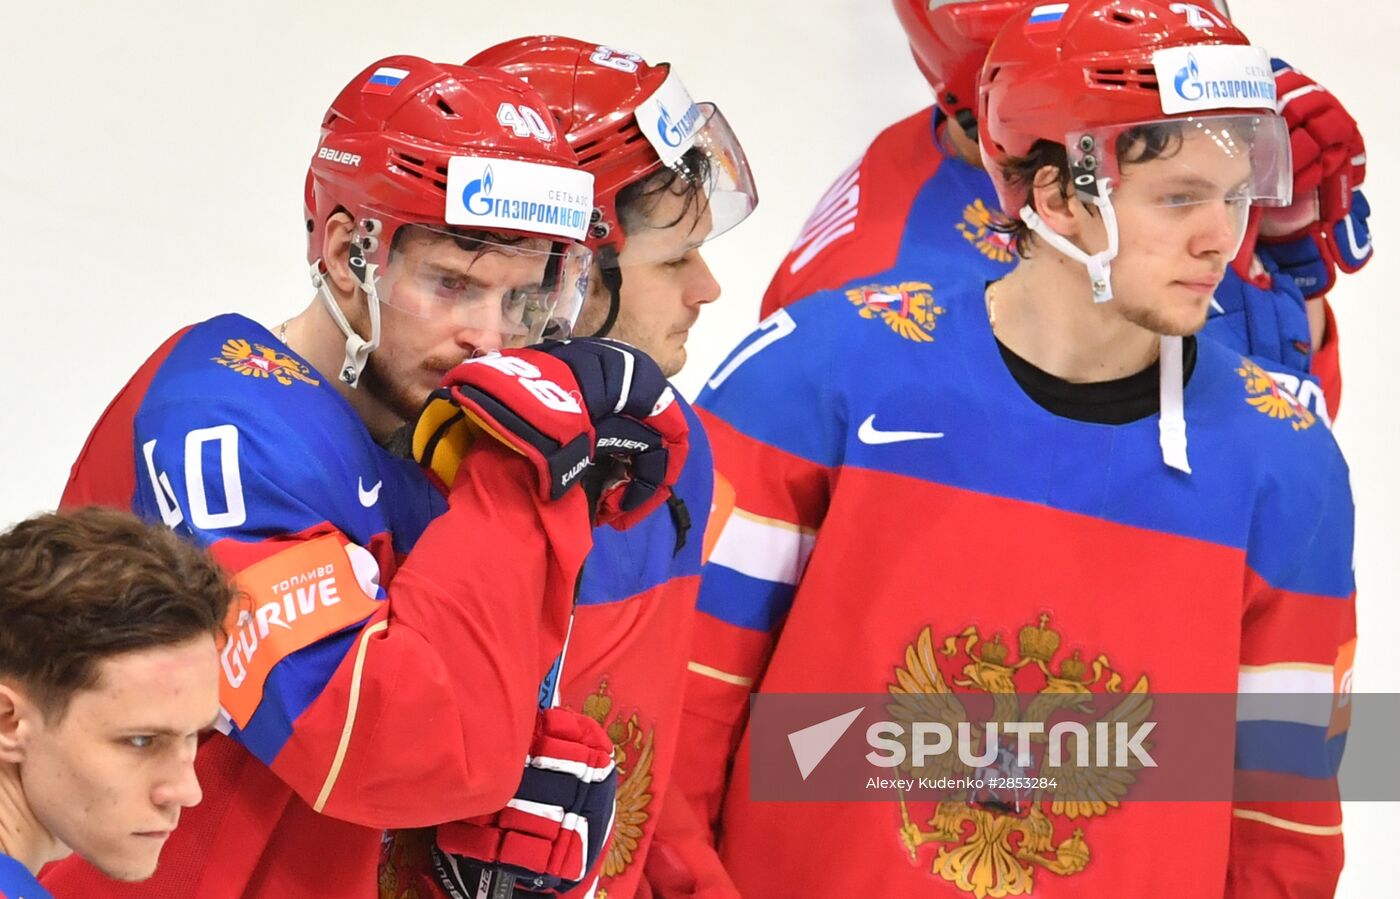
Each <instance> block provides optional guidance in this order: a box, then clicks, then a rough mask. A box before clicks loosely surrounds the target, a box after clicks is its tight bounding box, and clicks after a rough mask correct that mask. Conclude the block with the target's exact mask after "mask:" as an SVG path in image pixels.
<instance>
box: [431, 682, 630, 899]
mask: <svg viewBox="0 0 1400 899" xmlns="http://www.w3.org/2000/svg"><path fill="white" fill-rule="evenodd" d="M616 796H617V768H616V766H615V765H614V764H613V758H612V740H611V739H610V738H609V737H608V735H607V733H606V732H604V731H603V728H602V726H601V725H599V724H598V723H597V722H596V721H594V720H593V719H592V718H588V717H587V716H585V715H581V714H579V713H578V712H573V711H569V710H568V709H562V708H554V709H546V710H544V711H542V712H540V717H539V720H538V722H537V724H536V727H535V736H534V740H533V741H532V742H531V744H530V755H529V757H528V758H526V760H525V775H524V777H523V778H522V779H521V781H520V787H519V788H518V789H517V790H516V791H515V798H514V799H512V800H511V801H510V803H509V804H508V805H507V806H506V807H505V808H504V809H502V810H501V811H499V812H497V813H496V814H494V815H482V816H480V817H477V818H473V819H471V820H469V821H460V822H456V823H453V824H444V825H440V826H439V827H438V829H437V846H436V847H435V848H434V851H433V859H432V865H433V870H434V873H435V874H436V875H437V878H438V881H439V883H440V884H441V885H442V887H443V889H444V890H446V892H447V894H448V895H449V896H470V897H476V896H478V895H481V893H480V892H479V890H480V889H481V885H482V883H483V882H492V883H499V882H501V881H500V872H506V873H507V875H509V877H512V878H514V879H515V881H516V883H515V888H516V891H517V892H516V895H519V894H520V893H521V892H523V893H524V894H526V895H529V894H535V893H542V894H547V895H552V894H555V893H563V892H567V891H568V890H570V889H573V888H574V887H576V886H578V885H579V884H581V883H583V882H584V881H585V880H586V879H592V878H594V877H596V876H597V874H596V871H595V868H596V867H597V862H598V860H599V859H600V858H601V857H602V854H603V850H604V847H605V846H606V845H607V840H608V836H609V835H610V834H611V833H612V825H613V811H614V803H615V799H616Z"/></svg>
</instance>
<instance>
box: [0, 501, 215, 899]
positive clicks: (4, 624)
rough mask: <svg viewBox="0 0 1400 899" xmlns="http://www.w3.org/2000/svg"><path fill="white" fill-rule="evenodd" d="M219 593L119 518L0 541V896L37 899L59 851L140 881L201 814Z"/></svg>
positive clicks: (168, 539)
mask: <svg viewBox="0 0 1400 899" xmlns="http://www.w3.org/2000/svg"><path fill="white" fill-rule="evenodd" d="M232 595H233V594H232V587H231V586H230V584H229V582H228V581H227V580H226V579H225V577H224V575H223V574H222V572H221V571H220V570H219V568H218V567H217V566H216V565H215V564H214V563H213V562H212V561H211V560H210V559H209V558H208V557H207V556H205V555H204V553H202V552H201V551H200V550H198V549H197V548H195V547H194V546H191V545H189V544H188V543H185V542H183V541H181V540H180V539H179V538H178V537H176V536H175V535H174V534H172V533H171V532H170V531H169V530H167V529H166V528H164V527H153V526H150V525H147V524H144V523H142V522H141V521H140V520H138V519H136V518H135V517H133V516H131V515H129V514H127V513H124V512H116V511H112V510H107V509H96V508H88V509H81V510H78V511H76V512H72V513H64V514H46V515H39V516H36V517H34V518H31V519H29V520H27V521H24V522H21V523H20V524H18V525H16V526H15V527H13V528H12V529H11V530H9V531H8V532H6V533H4V534H3V535H0V896H23V897H25V899H39V897H47V896H48V895H49V894H48V893H47V892H46V891H45V890H44V889H43V888H42V887H40V886H39V884H38V883H37V882H36V881H35V880H34V879H33V876H32V875H33V874H36V873H37V872H38V870H39V868H40V867H42V866H43V865H45V864H47V863H48V862H51V861H54V860H56V859H59V858H62V857H64V856H66V855H68V854H69V853H70V852H76V853H78V854H79V855H81V856H83V857H84V858H86V859H87V860H88V861H90V862H91V863H92V864H93V865H95V866H96V867H97V868H98V869H99V870H101V871H102V872H103V873H104V874H106V875H108V876H109V877H113V878H116V879H119V880H144V879H145V878H147V877H149V876H151V873H152V872H153V871H154V870H155V867H156V860H157V858H158V856H159V855H160V850H161V847H162V846H164V845H165V841H166V839H167V838H168V837H169V836H170V833H171V832H172V831H173V830H174V829H175V826H176V824H178V823H179V820H180V810H181V809H182V808H185V807H188V806H192V805H195V804H196V803H198V802H199V800H200V789H199V783H198V781H197V780H196V779H195V772H194V753H195V743H196V741H197V739H198V736H199V733H200V731H201V730H204V729H205V728H208V727H210V726H211V725H212V724H213V723H214V718H215V716H216V715H217V713H218V709H219V688H218V653H217V648H216V641H217V640H218V639H219V636H220V634H221V632H222V628H223V621H224V616H225V614H226V612H227V611H228V607H229V604H230V601H231V598H232Z"/></svg>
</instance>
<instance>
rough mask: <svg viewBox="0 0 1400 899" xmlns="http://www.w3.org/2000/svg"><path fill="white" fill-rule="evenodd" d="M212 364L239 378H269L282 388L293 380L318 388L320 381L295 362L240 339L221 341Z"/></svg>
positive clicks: (303, 366) (259, 345)
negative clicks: (243, 376)
mask: <svg viewBox="0 0 1400 899" xmlns="http://www.w3.org/2000/svg"><path fill="white" fill-rule="evenodd" d="M214 361H215V362H217V363H219V364H220V365H222V366H223V367H224V368H231V369H233V370H234V371H236V372H238V373H239V374H240V375H247V376H248V377H250V378H271V379H273V380H274V381H276V382H277V383H278V384H281V385H282V386H284V387H290V386H292V383H293V382H294V381H300V382H301V383H303V384H310V385H311V386H312V387H319V386H321V382H320V381H318V380H316V379H315V378H313V377H311V369H310V368H308V367H307V366H305V365H303V364H302V363H300V362H298V361H297V360H296V359H293V358H292V357H291V356H288V355H287V354H286V353H280V352H278V351H277V350H274V349H271V348H270V347H265V346H263V345H262V344H260V343H254V344H249V343H248V341H246V340H244V339H243V338H241V337H235V338H233V339H231V340H226V341H224V345H223V347H221V348H220V351H219V355H217V356H215V357H214Z"/></svg>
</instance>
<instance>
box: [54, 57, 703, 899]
mask: <svg viewBox="0 0 1400 899" xmlns="http://www.w3.org/2000/svg"><path fill="white" fill-rule="evenodd" d="M591 209H592V177H591V176H590V175H589V174H588V173H586V172H582V171H580V170H579V169H578V167H577V165H576V163H575V160H574V155H573V152H572V151H571V150H570V148H569V146H568V144H567V143H566V142H565V141H564V140H563V139H562V136H561V135H560V133H559V131H558V130H557V128H556V127H555V126H554V124H553V121H552V119H551V118H550V116H549V113H548V111H547V109H546V106H545V104H544V101H543V100H542V99H541V98H540V97H539V96H538V95H537V94H536V93H535V92H533V91H532V90H531V89H530V88H529V86H528V85H526V84H524V83H523V82H520V81H518V80H516V79H514V78H511V77H509V76H507V75H505V74H503V73H500V72H491V71H487V70H480V69H473V68H469V67H465V66H457V65H443V64H438V63H433V62H429V61H427V60H424V59H420V58H417V57H411V56H394V57H389V58H386V59H383V60H380V61H379V62H376V63H374V64H372V65H370V66H369V67H368V68H366V69H365V70H364V71H363V72H361V73H360V74H359V75H358V76H356V77H355V78H354V79H353V80H352V81H351V82H350V83H349V84H348V85H346V87H345V88H344V89H343V90H342V91H341V92H340V94H339V96H338V97H337V98H336V99H335V101H334V102H333V103H332V104H331V106H330V109H329V110H328V111H327V113H326V115H325V117H324V118H323V120H322V125H321V136H320V141H319V144H318V147H317V149H316V152H315V154H314V156H313V158H312V160H311V165H310V171H309V173H308V176H307V188H306V219H305V222H304V224H305V226H306V233H307V234H308V246H307V258H308V261H309V262H310V264H311V280H312V284H313V285H314V288H315V291H316V296H315V298H314V299H313V300H312V302H311V304H310V305H309V306H308V307H307V308H306V309H305V310H303V311H302V312H301V313H300V314H298V315H296V316H294V317H292V318H291V319H289V320H287V321H285V322H283V323H281V324H280V325H278V326H276V327H275V328H273V329H271V330H268V329H265V328H263V327H261V326H260V325H258V324H256V323H254V322H253V321H250V320H249V319H247V318H245V317H243V316H239V315H223V316H219V317H216V318H213V319H211V320H209V321H206V322H202V323H200V324H196V325H193V326H191V327H189V328H186V329H184V330H182V331H180V332H179V333H177V334H176V335H174V336H173V337H171V338H170V339H168V340H167V341H166V342H165V343H164V344H163V345H162V346H161V347H160V348H159V349H158V350H157V351H156V352H155V354H154V355H153V356H152V357H151V359H150V360H149V361H148V362H147V363H146V364H145V365H143V366H142V367H141V369H140V370H139V371H138V372H137V374H136V375H135V376H134V377H133V378H132V380H131V381H130V382H129V383H128V385H127V386H126V387H125V389H123V390H122V391H121V393H119V394H118V396H117V398H116V399H115V400H114V401H113V403H112V404H111V406H110V407H109V408H108V410H107V411H106V413H105V414H104V415H103V417H102V419H101V420H100V421H99V423H98V425H97V427H96V428H95V430H94V431H93V433H92V435H91V437H90V438H89V440H88V443H87V445H86V447H85V448H84V450H83V452H82V455H81V456H80V457H79V459H78V461H77V463H76V464H75V466H74V470H73V474H72V477H71V479H70V481H69V484H68V487H67V490H66V492H65V494H64V503H65V504H66V505H74V504H89V503H100V504H106V505H113V506H122V507H130V508H132V509H133V510H134V511H136V512H137V513H138V514H140V515H141V516H143V517H145V518H147V519H150V520H154V521H164V522H165V523H166V524H167V525H169V526H170V527H172V528H174V529H175V530H176V531H177V532H179V533H180V534H182V535H184V536H186V537H188V538H189V539H191V540H193V541H194V542H195V543H197V544H199V545H201V546H206V547H208V548H209V549H210V551H211V552H212V554H213V555H214V556H215V558H216V559H217V560H218V561H220V562H221V563H222V564H223V565H224V566H225V567H226V568H227V569H228V570H230V571H231V572H234V573H236V576H237V579H238V583H239V585H240V587H241V588H242V589H243V591H244V592H245V593H246V594H247V597H248V601H247V602H246V603H245V604H243V605H241V606H240V607H239V608H238V609H237V610H236V612H235V613H234V614H232V615H231V617H230V619H229V631H230V634H231V636H230V638H229V640H228V641H227V642H226V643H225V645H224V646H223V647H222V649H221V654H220V664H221V669H222V684H221V688H220V703H221V706H222V708H223V710H224V713H225V714H224V715H223V716H222V717H221V720H220V723H219V727H218V732H217V733H215V734H213V735H211V736H210V737H209V738H208V739H207V740H205V741H203V742H202V743H201V745H200V747H199V753H198V756H197V759H196V766H197V768H198V770H199V773H200V777H201V780H202V782H203V783H204V785H205V792H206V796H205V800H204V802H203V804H201V805H200V806H199V807H198V808H196V809H194V810H193V811H192V812H191V813H190V814H188V815H187V820H186V822H185V824H184V826H182V827H181V828H180V830H179V831H178V832H177V833H176V834H175V835H174V837H172V839H171V841H170V843H169V844H168V846H167V847H166V850H165V858H164V859H163V861H164V864H162V866H161V868H160V870H159V872H157V874H156V876H155V877H154V878H153V879H152V880H151V881H149V882H148V883H145V884H142V885H141V887H140V889H139V890H136V891H134V892H133V891H132V890H131V889H130V888H127V887H123V886H121V885H118V884H112V883H108V882H106V881H105V880H104V879H103V878H101V877H100V876H99V875H98V874H97V873H96V872H95V871H94V870H93V869H92V868H91V867H89V866H86V865H84V864H82V863H81V862H78V861H76V860H70V861H65V862H63V863H60V864H59V865H58V866H56V867H55V868H54V869H53V870H52V871H51V872H49V873H48V874H47V875H46V882H48V883H50V884H51V888H52V889H53V890H54V891H55V892H57V893H58V894H59V895H63V894H65V893H71V894H73V895H83V896H109V895H110V896H125V895H140V896H143V897H176V896H180V897H185V896H188V897H200V899H205V897H235V896H241V897H277V899H288V897H301V896H305V897H313V896H316V897H319V896H348V897H356V896H359V897H371V896H374V895H375V894H376V892H377V882H378V876H377V875H378V862H379V856H380V850H381V844H382V836H383V833H384V831H385V830H387V829H391V828H401V827H414V826H421V825H423V824H427V823H431V822H435V821H453V820H460V819H464V818H468V817H471V816H474V815H479V814H485V813H490V812H494V811H496V810H498V809H501V808H502V807H504V806H506V804H507V801H508V800H512V799H513V797H514V796H516V795H517V790H518V789H519V790H525V789H529V788H531V787H532V785H533V784H534V778H535V774H533V773H532V771H531V769H529V768H528V767H526V768H525V769H524V777H522V766H523V765H526V762H527V759H533V760H534V761H535V762H536V763H548V764H555V765H557V766H562V767H563V768H564V769H566V770H568V771H570V772H576V774H570V775H568V777H569V778H572V780H571V782H570V784H569V785H568V786H569V790H570V793H571V795H572V796H573V797H574V799H575V800H576V804H575V805H574V806H572V807H571V808H570V809H569V811H570V813H571V816H570V820H578V819H582V820H586V821H591V822H592V824H593V827H592V829H591V837H592V839H591V840H583V841H580V840H579V839H578V838H577V835H576V834H575V833H574V832H572V831H571V832H561V833H557V834H556V835H555V838H556V842H557V852H556V853H555V854H554V856H552V858H554V859H555V864H556V865H563V866H565V867H569V868H570V869H572V868H577V867H578V866H580V865H583V864H586V863H589V862H591V861H592V860H593V859H594V858H596V856H597V853H598V851H599V850H600V849H601V845H602V842H603V840H604V839H605V838H606V836H607V832H608V830H607V824H608V821H609V820H610V819H611V815H612V805H613V792H614V789H615V781H616V778H615V775H614V772H613V769H612V762H611V743H610V742H609V741H608V738H607V735H606V734H605V733H604V732H603V730H602V728H601V727H599V726H598V725H597V723H596V722H594V721H593V720H591V719H589V718H588V717H587V716H584V715H582V714H579V713H577V712H570V711H567V710H564V709H559V708H551V709H547V710H545V711H543V712H542V711H541V710H540V703H539V699H540V696H541V692H542V688H541V684H542V682H545V681H546V679H547V677H548V676H549V675H550V672H551V671H553V670H555V667H556V664H557V659H558V657H559V654H560V651H561V648H562V646H563V644H564V642H565V636H566V630H567V628H568V622H569V617H570V611H571V608H572V605H573V600H574V596H575V593H576V583H577V578H578V572H579V569H580V566H581V563H582V560H583V557H584V556H585V555H586V554H587V552H588V550H589V548H590V546H591V542H592V528H593V525H594V524H595V521H596V522H602V523H614V524H618V525H619V526H621V525H625V524H627V523H629V522H630V520H631V519H632V518H633V517H638V516H642V515H644V514H645V513H646V512H647V511H649V510H650V509H651V508H652V507H654V506H657V505H660V504H661V503H663V502H664V500H665V498H666V497H667V495H668V494H669V486H670V484H671V483H673V482H674V476H675V473H676V471H678V470H679V468H680V466H681V464H682V463H683V460H684V457H685V432H686V426H685V422H684V418H683V416H681V415H680V413H679V411H678V410H676V409H675V407H674V404H671V403H669V402H668V399H669V397H670V396H671V390H670V388H669V387H668V386H667V385H666V382H665V379H664V378H663V377H662V376H661V374H660V372H659V371H658V370H657V369H656V367H655V365H654V364H653V363H651V362H650V360H648V359H647V358H646V357H645V356H644V355H642V354H641V353H638V352H636V351H635V350H632V349H630V348H628V347H625V346H623V345H621V344H615V343H608V342H605V341H587V340H584V341H571V342H559V341H554V342H547V343H544V344H539V345H538V346H535V347H532V348H526V347H527V345H531V344H536V342H537V341H539V340H540V339H541V337H542V336H556V337H563V336H567V335H568V333H569V330H570V328H571V326H572V322H573V320H574V317H575V316H576V314H577V310H578V305H579V302H580V301H581V299H582V295H583V292H584V290H585V289H586V281H587V272H588V265H589V254H588V251H587V249H586V248H585V247H584V246H583V244H582V238H583V237H584V235H585V232H586V227H587V224H588V219H589V212H590V210H591ZM430 395H431V397H432V401H431V403H427V405H425V402H427V401H428V400H429V398H430ZM444 408H445V409H446V410H447V412H448V416H447V417H448V418H449V419H451V420H453V421H457V422H463V423H464V424H463V426H462V427H461V428H458V429H457V430H456V431H455V432H454V435H455V436H454V439H453V440H452V441H447V443H451V446H452V450H453V451H454V452H455V453H457V454H458V455H459V456H461V457H465V458H466V460H467V461H465V462H463V463H462V464H460V465H459V466H456V467H455V471H454V472H453V473H452V476H451V477H448V478H443V477H440V476H439V475H438V474H437V473H436V472H435V471H434V470H433V469H430V468H426V467H420V464H419V463H418V462H417V461H415V458H421V459H423V460H424V461H425V462H428V461H432V460H433V459H435V458H437V457H438V456H439V455H440V453H441V452H446V449H444V446H445V443H444V441H442V440H439V439H438V437H439V436H440V435H439V434H437V433H436V431H437V423H436V421H429V412H428V410H437V411H438V412H440V410H442V409H444ZM420 410H423V411H422V412H421V413H420ZM409 426H413V427H409ZM415 427H416V431H415ZM617 428H622V429H624V430H625V431H626V432H627V433H628V434H635V435H638V436H636V438H635V439H634V440H632V441H631V442H630V443H628V444H627V445H626V446H622V445H619V444H617V443H616V442H614V443H613V444H612V445H611V446H610V447H605V446H602V445H600V444H601V442H602V435H606V434H610V433H613V432H614V431H615V429H617ZM415 433H416V434H417V435H418V438H419V439H418V440H417V442H416V444H415V442H414V440H413V439H410V438H411V435H413V434H415ZM648 440H654V445H650V444H647V441H648ZM410 447H411V448H412V450H413V452H414V453H415V457H409V456H408V453H407V450H408V449H409V448H410ZM605 457H606V458H605ZM593 460H596V461H597V462H598V463H599V464H598V465H596V466H595V465H592V464H590V463H591V461H593ZM591 470H598V471H605V472H607V473H608V474H609V475H611V477H610V478H609V479H608V481H607V482H606V483H605V484H603V483H594V485H593V486H594V492H592V493H589V494H587V495H585V492H584V491H583V490H581V489H579V487H578V485H579V484H580V483H581V482H582V481H584V480H585V478H584V475H585V474H586V473H587V472H589V471H591ZM556 786H557V784H556ZM535 870H537V871H538V873H540V874H542V875H544V874H549V873H551V872H552V870H553V869H552V868H551V869H550V870H549V871H546V870H544V869H543V868H541V869H535Z"/></svg>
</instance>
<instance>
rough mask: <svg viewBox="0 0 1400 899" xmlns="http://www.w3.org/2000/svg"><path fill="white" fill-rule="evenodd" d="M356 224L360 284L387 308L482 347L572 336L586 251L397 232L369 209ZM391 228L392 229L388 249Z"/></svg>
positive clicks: (493, 236)
mask: <svg viewBox="0 0 1400 899" xmlns="http://www.w3.org/2000/svg"><path fill="white" fill-rule="evenodd" d="M357 221H358V230H357V234H356V242H357V245H358V247H359V248H360V252H361V254H362V258H363V260H364V262H365V266H366V268H365V273H364V275H363V276H362V277H361V281H362V282H363V283H368V284H372V287H373V293H374V294H375V295H376V296H377V298H378V300H379V302H380V303H382V304H384V305H385V306H387V307H389V308H391V309H393V310H396V311H398V312H403V313H407V314H408V315H410V316H413V317H415V318H419V319H423V320H426V321H431V322H434V323H435V324H442V325H449V324H450V326H451V327H453V328H455V329H459V330H462V331H478V332H481V333H482V335H484V339H482V340H478V341H477V342H478V343H479V344H482V345H487V346H494V345H496V344H497V343H499V345H500V346H503V347H511V346H526V345H529V344H532V343H538V342H539V341H540V340H541V339H544V338H552V337H567V336H569V334H570V333H572V330H573V326H574V322H575V321H576V320H577V318H578V313H579V310H580V308H582V305H583V298H584V295H585V294H586V292H587V289H588V272H589V266H590V264H591V261H592V256H591V254H590V253H589V251H588V250H587V249H585V248H584V247H583V246H582V245H580V244H576V243H571V242H567V241H557V240H549V239H546V238H539V237H524V236H519V237H517V236H513V235H509V234H500V233H495V232H486V231H478V230H471V229H464V228H451V227H449V226H446V225H442V226H434V225H423V224H402V225H398V227H396V228H394V227H393V226H394V225H396V224H397V223H396V222H394V221H393V220H392V219H391V218H387V217H385V216H383V215H380V214H377V213H376V212H375V211H374V210H368V209H367V210H363V211H362V213H361V215H360V216H359V218H358V220H357ZM386 225H388V226H389V227H390V228H392V236H391V237H390V239H389V246H387V247H386V246H384V245H383V236H384V234H385V233H386V231H388V230H389V229H387V228H386V227H385V226H386ZM352 255H353V251H352ZM351 261H352V267H354V259H353V258H352V260H351ZM367 292H369V291H368V290H367Z"/></svg>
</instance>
